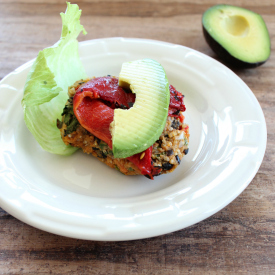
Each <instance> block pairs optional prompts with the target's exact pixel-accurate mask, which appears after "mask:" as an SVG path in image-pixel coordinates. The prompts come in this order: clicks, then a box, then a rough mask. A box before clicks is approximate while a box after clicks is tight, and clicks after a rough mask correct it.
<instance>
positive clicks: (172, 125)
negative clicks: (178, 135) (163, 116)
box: [171, 119, 180, 129]
mask: <svg viewBox="0 0 275 275" xmlns="http://www.w3.org/2000/svg"><path fill="white" fill-rule="evenodd" d="M171 127H172V128H174V129H179V127H180V122H179V121H178V120H177V119H174V120H173V122H172V124H171Z"/></svg>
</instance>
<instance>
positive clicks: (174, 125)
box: [57, 76, 189, 179]
mask: <svg viewBox="0 0 275 275" xmlns="http://www.w3.org/2000/svg"><path fill="white" fill-rule="evenodd" d="M85 85H86V86H85ZM87 86H88V87H92V88H91V90H92V91H93V98H92V99H91V96H90V97H89V98H88V99H85V100H86V101H91V102H86V103H85V104H87V106H93V107H91V109H87V111H88V110H89V113H87V116H93V117H96V119H95V122H93V124H92V126H91V127H92V130H93V133H91V131H88V130H87V129H85V128H84V127H83V126H82V125H81V121H79V120H78V119H77V117H76V115H75V112H74V102H75V101H76V100H77V99H76V98H75V96H76V93H77V92H79V91H80V92H82V91H83V90H84V89H82V87H87ZM169 90H170V105H169V111H168V117H167V120H166V125H165V128H164V130H163V132H162V134H161V136H160V137H159V139H158V140H157V141H156V142H155V143H154V144H153V146H151V147H149V148H148V149H147V150H145V151H143V152H141V153H139V154H136V155H134V156H132V157H129V158H124V159H123V158H114V156H113V152H112V149H111V148H110V147H111V145H110V144H111V143H110V142H109V140H110V137H109V132H110V129H109V127H110V125H108V123H109V122H108V120H110V119H109V117H111V116H112V110H113V109H116V108H122V109H129V108H131V107H132V106H133V104H134V101H135V95H134V94H133V93H131V91H130V90H126V89H122V88H121V87H119V86H118V78H117V77H113V76H106V77H99V78H91V79H85V80H80V81H77V82H75V84H74V85H72V86H71V87H69V89H68V96H69V99H68V101H67V102H66V105H65V107H64V109H63V113H62V121H59V120H58V121H57V126H58V128H59V129H60V133H61V138H62V140H63V141H64V143H65V144H66V145H71V146H74V147H78V148H81V149H82V150H83V152H84V153H87V154H92V155H93V156H94V157H96V158H98V159H99V160H100V161H102V162H104V163H105V164H107V165H108V166H110V167H111V168H115V169H117V170H119V171H120V172H121V173H123V174H125V175H141V174H142V175H145V176H146V177H148V178H151V179H153V177H154V176H158V175H161V174H165V173H169V172H172V171H174V169H175V168H176V167H177V166H178V165H179V164H180V162H181V160H182V158H183V156H184V155H186V154H187V153H188V144H189V127H188V125H187V124H185V123H184V116H183V112H184V111H185V105H184V103H183V95H182V94H181V93H179V92H178V91H176V89H175V88H174V87H173V86H172V85H170V86H169ZM83 101H84V100H83ZM97 108H98V109H97ZM92 112H94V113H92ZM105 113H107V114H106V116H105ZM85 116H86V114H85ZM89 119H90V118H89Z"/></svg>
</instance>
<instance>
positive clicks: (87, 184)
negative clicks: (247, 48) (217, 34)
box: [0, 38, 266, 240]
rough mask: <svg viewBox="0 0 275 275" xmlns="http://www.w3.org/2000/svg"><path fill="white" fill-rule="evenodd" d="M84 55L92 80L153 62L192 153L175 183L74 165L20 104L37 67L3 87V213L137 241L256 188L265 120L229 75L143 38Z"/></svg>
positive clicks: (95, 43) (79, 234)
mask: <svg viewBox="0 0 275 275" xmlns="http://www.w3.org/2000/svg"><path fill="white" fill-rule="evenodd" d="M80 56H81V59H82V61H83V63H84V66H85V68H86V70H87V73H88V75H89V76H103V75H107V74H111V75H118V73H119V71H120V68H121V64H122V63H123V62H125V61H130V60H136V59H140V58H145V57H148V58H152V59H155V60H157V61H158V62H160V63H161V64H162V65H163V67H164V68H165V70H166V72H167V75H168V79H169V81H170V83H171V84H173V85H174V86H175V87H176V88H177V89H178V90H179V91H181V92H182V93H183V94H184V95H185V103H186V107H187V111H186V114H185V115H186V122H187V123H189V125H190V133H191V136H190V150H189V154H188V155H187V156H186V157H185V158H184V159H183V161H182V163H181V165H180V166H179V167H178V168H177V169H176V170H175V171H174V172H173V173H172V174H167V175H162V176H159V177H156V178H155V180H154V181H150V180H148V179H147V178H145V177H143V176H135V177H134V176H133V177H130V176H124V175H122V174H120V173H119V172H117V171H116V170H113V169H111V168H109V167H107V166H105V165H104V164H102V163H101V162H99V161H98V160H97V159H94V158H93V157H91V156H88V155H86V154H83V153H82V152H80V151H78V152H77V153H75V154H74V155H72V156H69V157H62V156H58V155H52V154H50V153H47V152H45V151H43V150H42V149H41V148H40V147H39V145H38V144H37V142H36V141H35V139H34V138H33V136H32V135H31V134H30V132H29V131H28V129H27V128H26V126H25V123H24V120H23V112H22V108H21V105H20V103H21V99H22V94H23V87H24V83H25V80H26V77H27V73H28V71H29V69H30V66H31V64H32V62H33V61H30V62H28V63H26V64H25V65H23V66H21V67H20V68H18V69H17V70H15V71H14V72H12V73H11V74H9V75H8V76H7V77H6V78H4V79H3V80H2V81H1V83H0V85H1V86H0V138H1V139H0V146H1V147H0V190H1V192H0V206H1V207H2V208H3V209H5V210H6V211H8V212H9V213H10V214H11V215H13V216H15V217H16V218H18V219H20V220H22V221H24V222H26V223H27V224H30V225H32V226H35V227H37V228H40V229H42V230H45V231H49V232H52V233H55V234H60V235H63V236H69V237H75V238H80V239H89V240H132V239H139V238H146V237H152V236H157V235H161V234H165V233H169V232H172V231H176V230H179V229H182V228H185V227H187V226H190V225H192V224H194V223H197V222H199V221H201V220H203V219H205V218H207V217H209V216H210V215H212V214H214V213H216V212H217V211H219V210H220V209H222V208H223V207H225V206H226V205H227V204H229V203H230V202H231V201H232V200H234V199H235V198H236V197H237V196H238V195H239V194H240V193H241V192H242V191H243V190H244V189H245V188H246V187H247V185H248V184H249V183H250V182H251V180H252V179H253V177H254V176H255V174H256V172H257V171H258V169H259V166H260V164H261V162H262V159H263V156H264V152H265V148H266V124H265V119H264V115H263V112H262V110H261V107H260V105H259V103H258V101H257V99H256V98H255V96H254V95H253V93H252V92H251V90H250V89H249V88H248V87H247V86H246V84H245V83H244V82H243V81H242V80H241V79H240V78H238V77H237V76H236V75H235V74H234V73H233V72H232V71H230V70H229V69H228V68H226V67H225V66H223V65H222V64H220V63H219V62H217V61H215V60H214V59H212V58H210V57H208V56H206V55H204V54H202V53H199V52H197V51H194V50H192V49H189V48H186V47H182V46H179V45H173V44H168V43H164V42H159V41H152V40H142V39H124V38H109V39H99V40H92V41H86V42H82V43H80ZM60 111H61V110H60Z"/></svg>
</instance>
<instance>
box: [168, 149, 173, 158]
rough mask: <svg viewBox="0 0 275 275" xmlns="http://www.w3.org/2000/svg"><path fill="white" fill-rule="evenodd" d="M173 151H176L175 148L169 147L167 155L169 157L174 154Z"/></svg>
mask: <svg viewBox="0 0 275 275" xmlns="http://www.w3.org/2000/svg"><path fill="white" fill-rule="evenodd" d="M173 153H174V151H173V149H169V150H167V151H166V155H167V156H168V157H169V156H171V155H173Z"/></svg>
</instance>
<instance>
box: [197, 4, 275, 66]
mask: <svg viewBox="0 0 275 275" xmlns="http://www.w3.org/2000/svg"><path fill="white" fill-rule="evenodd" d="M202 25H203V33H204V37H205V39H206V41H207V43H208V44H209V46H210V47H211V48H212V50H213V51H214V52H215V53H216V54H217V55H218V56H219V57H220V58H221V60H223V61H224V62H225V63H229V64H231V65H233V66H235V67H241V68H253V67H257V66H259V65H262V64H263V63H264V62H265V61H266V60H267V59H268V58H269V56H270V48H271V46H270V37H269V33H268V30H267V27H266V25H265V22H264V20H263V18H262V17H261V15H259V14H257V13H255V12H253V11H250V10H247V9H244V8H241V7H236V6H231V5H215V6H213V7H211V8H209V9H208V10H206V11H205V12H204V14H203V16H202Z"/></svg>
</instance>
